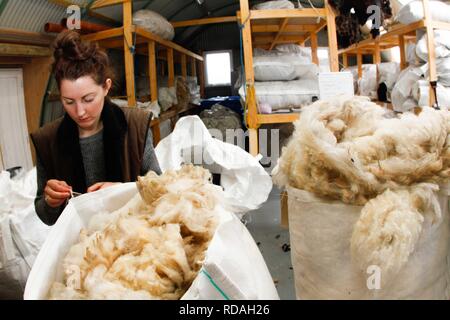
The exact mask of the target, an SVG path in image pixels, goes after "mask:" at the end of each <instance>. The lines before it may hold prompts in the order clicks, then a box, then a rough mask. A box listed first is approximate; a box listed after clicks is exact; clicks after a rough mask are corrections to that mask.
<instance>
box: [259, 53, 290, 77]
mask: <svg viewBox="0 0 450 320" xmlns="http://www.w3.org/2000/svg"><path fill="white" fill-rule="evenodd" d="M253 70H254V73H255V80H256V81H290V80H294V79H295V78H296V77H297V76H296V73H295V70H294V69H293V68H292V63H291V59H289V58H288V57H279V56H274V57H270V56H269V57H268V56H255V57H254V58H253Z"/></svg>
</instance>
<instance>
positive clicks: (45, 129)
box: [31, 117, 64, 138]
mask: <svg viewBox="0 0 450 320" xmlns="http://www.w3.org/2000/svg"><path fill="white" fill-rule="evenodd" d="M63 119H64V117H60V118H58V119H56V120H53V121H52V122H49V123H47V124H45V125H43V126H42V127H40V128H39V129H38V130H36V131H35V132H33V133H32V134H31V135H32V136H35V137H43V138H48V137H52V136H55V135H56V133H57V131H58V128H59V127H60V125H61V123H62V121H63Z"/></svg>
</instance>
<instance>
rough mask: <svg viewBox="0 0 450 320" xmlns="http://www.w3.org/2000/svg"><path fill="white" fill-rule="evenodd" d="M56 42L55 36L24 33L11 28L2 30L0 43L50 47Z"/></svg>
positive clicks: (0, 31)
mask: <svg viewBox="0 0 450 320" xmlns="http://www.w3.org/2000/svg"><path fill="white" fill-rule="evenodd" d="M54 40H55V37H54V36H50V35H46V34H42V33H38V32H30V31H23V30H18V29H11V28H0V42H7V43H15V44H31V45H36V46H46V47H48V46H50V44H51V43H52V42H53V41H54Z"/></svg>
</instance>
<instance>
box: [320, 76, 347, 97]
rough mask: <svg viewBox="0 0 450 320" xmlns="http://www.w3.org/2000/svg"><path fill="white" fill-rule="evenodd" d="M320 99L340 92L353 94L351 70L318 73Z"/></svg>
mask: <svg viewBox="0 0 450 320" xmlns="http://www.w3.org/2000/svg"><path fill="white" fill-rule="evenodd" d="M319 92H320V99H321V100H323V99H329V98H333V97H335V96H337V95H340V94H345V95H351V96H353V95H354V94H355V91H354V88H353V76H352V74H351V72H321V73H319Z"/></svg>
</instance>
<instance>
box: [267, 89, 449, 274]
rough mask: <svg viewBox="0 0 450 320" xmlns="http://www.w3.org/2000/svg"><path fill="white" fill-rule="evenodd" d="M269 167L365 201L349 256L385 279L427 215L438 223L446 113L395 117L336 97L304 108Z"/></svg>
mask: <svg viewBox="0 0 450 320" xmlns="http://www.w3.org/2000/svg"><path fill="white" fill-rule="evenodd" d="M295 127H296V130H295V132H294V135H293V138H292V139H291V141H290V142H289V144H288V145H287V147H286V148H284V150H283V154H282V156H281V158H280V159H279V163H278V166H277V167H276V168H275V170H274V172H273V179H274V182H275V183H276V184H277V185H279V186H282V187H283V186H288V185H290V186H292V187H295V188H298V189H303V190H306V191H309V192H312V193H314V194H315V195H318V196H321V197H325V198H328V199H338V200H341V201H343V202H344V203H347V204H354V205H365V206H364V208H363V210H362V213H361V217H360V219H359V221H358V223H357V224H356V225H355V227H354V231H353V237H352V241H351V249H352V256H353V259H354V261H355V262H356V263H357V264H358V265H359V266H360V267H361V269H362V270H367V267H368V266H370V265H378V266H379V267H380V268H381V269H382V271H383V282H385V281H389V279H392V277H393V276H395V274H396V273H397V272H398V271H399V270H400V269H401V268H402V266H403V265H404V264H405V263H406V262H407V260H408V256H409V255H410V254H411V253H412V252H413V251H414V245H415V243H416V242H417V240H418V238H419V236H420V233H421V228H422V223H423V220H424V218H426V217H427V216H430V217H432V218H433V221H434V223H440V220H441V219H440V217H441V213H440V209H439V206H438V205H437V200H436V197H435V195H434V191H435V190H437V189H438V186H437V183H443V182H445V181H446V180H447V179H448V177H449V175H450V162H449V161H450V148H449V146H450V137H449V134H448V133H449V131H450V114H449V112H448V111H445V110H441V111H436V110H434V109H431V108H424V109H423V110H422V112H421V113H420V114H419V115H414V114H412V113H411V114H406V113H405V114H402V115H400V116H398V117H397V116H396V115H395V114H393V113H391V112H388V111H386V110H385V109H383V108H382V107H380V106H378V105H377V104H375V103H372V102H370V101H369V100H368V99H366V98H363V97H354V98H349V97H344V96H340V97H337V98H335V99H334V100H329V101H318V102H316V103H314V104H312V105H310V106H308V107H306V108H305V109H304V110H303V112H302V114H301V117H300V119H299V120H298V121H297V122H296V123H295Z"/></svg>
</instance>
